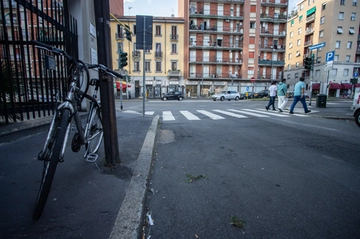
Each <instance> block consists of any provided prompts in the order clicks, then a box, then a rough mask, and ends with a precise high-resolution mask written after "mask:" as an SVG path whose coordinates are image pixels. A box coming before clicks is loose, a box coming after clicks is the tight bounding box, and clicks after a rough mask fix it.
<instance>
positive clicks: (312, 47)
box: [309, 42, 326, 51]
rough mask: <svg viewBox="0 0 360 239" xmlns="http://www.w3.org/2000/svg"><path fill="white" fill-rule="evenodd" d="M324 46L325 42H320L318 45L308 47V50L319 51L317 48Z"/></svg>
mask: <svg viewBox="0 0 360 239" xmlns="http://www.w3.org/2000/svg"><path fill="white" fill-rule="evenodd" d="M324 46H326V42H321V43H319V44H315V45H312V46H310V47H309V50H311V51H312V50H315V49H319V48H323V47H324Z"/></svg>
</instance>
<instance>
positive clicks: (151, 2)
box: [124, 0, 300, 17]
mask: <svg viewBox="0 0 360 239" xmlns="http://www.w3.org/2000/svg"><path fill="white" fill-rule="evenodd" d="M179 1H183V0H179ZM288 1H289V6H288V12H289V13H290V12H291V10H292V9H293V8H294V7H296V4H297V3H298V2H299V1H300V0H288ZM124 5H125V6H124V15H125V16H136V15H150V16H157V17H159V16H160V17H170V16H171V14H174V16H175V17H177V16H178V0H125V1H124Z"/></svg>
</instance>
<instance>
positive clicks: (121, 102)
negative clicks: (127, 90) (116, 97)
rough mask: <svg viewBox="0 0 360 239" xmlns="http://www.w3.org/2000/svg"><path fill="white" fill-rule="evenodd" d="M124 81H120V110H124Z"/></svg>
mask: <svg viewBox="0 0 360 239" xmlns="http://www.w3.org/2000/svg"><path fill="white" fill-rule="evenodd" d="M122 89H123V88H122V79H120V110H122V109H123V94H122Z"/></svg>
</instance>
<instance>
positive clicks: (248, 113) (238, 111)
mask: <svg viewBox="0 0 360 239" xmlns="http://www.w3.org/2000/svg"><path fill="white" fill-rule="evenodd" d="M228 110H230V111H233V112H237V113H241V114H246V115H251V116H255V117H260V118H261V117H264V118H265V117H270V116H269V115H262V114H258V113H252V112H247V111H244V110H234V109H228Z"/></svg>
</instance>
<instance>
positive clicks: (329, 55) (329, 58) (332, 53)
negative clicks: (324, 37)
mask: <svg viewBox="0 0 360 239" xmlns="http://www.w3.org/2000/svg"><path fill="white" fill-rule="evenodd" d="M334 57H335V51H329V52H326V62H329V61H334Z"/></svg>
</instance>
